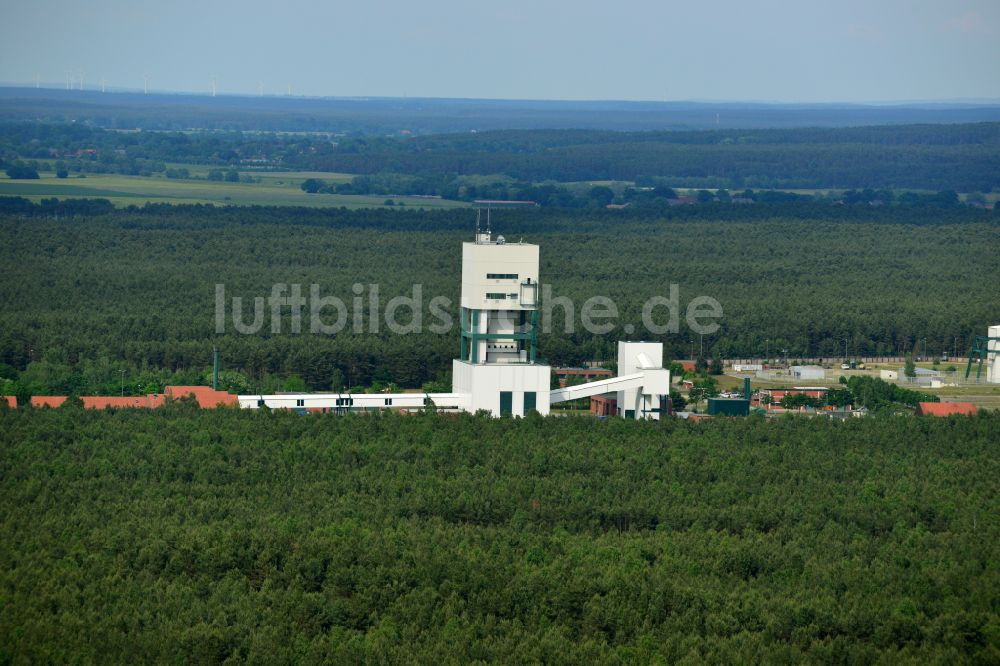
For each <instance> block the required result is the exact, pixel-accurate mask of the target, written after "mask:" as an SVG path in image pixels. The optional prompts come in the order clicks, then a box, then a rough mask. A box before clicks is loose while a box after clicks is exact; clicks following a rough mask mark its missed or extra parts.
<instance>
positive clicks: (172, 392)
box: [163, 386, 240, 409]
mask: <svg viewBox="0 0 1000 666" xmlns="http://www.w3.org/2000/svg"><path fill="white" fill-rule="evenodd" d="M163 394H164V395H166V396H168V397H170V398H172V399H174V400H177V399H179V398H183V397H186V396H194V399H195V400H197V401H198V406H199V407H201V408H203V409H210V408H213V407H222V406H223V405H238V404H239V402H240V401H239V399H238V398H237V397H236V396H235V395H233V394H232V393H227V392H226V391H216V390H215V389H213V388H212V387H211V386H165V387H164V388H163Z"/></svg>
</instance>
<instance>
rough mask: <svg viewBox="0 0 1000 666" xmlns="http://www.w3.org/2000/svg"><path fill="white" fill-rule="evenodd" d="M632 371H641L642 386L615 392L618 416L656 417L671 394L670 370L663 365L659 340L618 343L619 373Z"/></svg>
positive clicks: (627, 373)
mask: <svg viewBox="0 0 1000 666" xmlns="http://www.w3.org/2000/svg"><path fill="white" fill-rule="evenodd" d="M635 373H642V374H643V379H642V385H641V386H639V387H636V388H628V389H625V390H622V391H618V392H617V396H618V413H619V415H620V416H623V417H625V418H637V419H640V418H652V419H659V418H660V413H661V412H660V409H661V406H662V405H661V403H662V402H663V400H666V399H669V397H670V371H669V370H666V369H664V367H663V344H662V343H659V342H624V341H620V342H619V343H618V375H619V376H626V375H632V374H635ZM661 398H662V400H661Z"/></svg>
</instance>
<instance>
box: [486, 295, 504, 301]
mask: <svg viewBox="0 0 1000 666" xmlns="http://www.w3.org/2000/svg"><path fill="white" fill-rule="evenodd" d="M486 298H489V299H492V300H497V301H504V300H507V294H486Z"/></svg>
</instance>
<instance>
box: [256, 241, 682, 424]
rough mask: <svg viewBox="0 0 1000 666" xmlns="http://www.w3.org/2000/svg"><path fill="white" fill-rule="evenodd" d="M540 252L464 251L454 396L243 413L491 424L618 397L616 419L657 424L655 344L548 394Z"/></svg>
mask: <svg viewBox="0 0 1000 666" xmlns="http://www.w3.org/2000/svg"><path fill="white" fill-rule="evenodd" d="M538 295H539V289H538V246H537V245H532V244H530V243H522V242H517V243H507V242H506V241H505V240H504V238H503V236H498V237H497V238H496V239H495V240H494V239H493V238H492V235H491V233H490V231H489V230H488V229H487V231H485V232H482V231H479V230H477V232H476V237H475V240H474V241H472V242H467V243H463V244H462V298H461V304H460V305H461V311H460V317H459V319H460V321H461V326H462V330H461V341H462V342H461V349H460V353H459V357H458V358H456V359H455V360H454V361H453V362H452V392H451V393H394V394H388V393H377V394H365V393H350V394H348V393H302V394H277V395H241V396H239V403H240V406H241V407H245V408H251V409H252V408H258V407H264V406H267V407H269V408H278V409H282V408H284V409H299V410H331V411H336V412H337V413H348V412H352V411H364V410H373V409H405V410H417V409H422V408H425V407H427V406H430V405H431V404H433V405H434V406H435V407H436V408H437V409H441V410H451V411H459V410H460V411H467V412H477V411H480V410H485V411H487V412H489V413H490V414H491V415H493V416H505V415H511V416H524V415H526V414H527V413H528V412H530V411H532V410H535V411H537V412H538V413H539V414H543V415H545V414H548V413H549V408H550V406H551V405H552V404H553V403H557V402H563V401H567V400H576V399H579V398H587V397H590V396H593V395H600V394H602V393H608V392H615V393H617V396H618V411H619V416H621V417H623V418H635V419H641V418H649V419H659V418H660V415H661V414H663V413H665V412H666V411H667V404H668V403H667V401H668V400H669V396H670V371H669V370H666V369H664V368H663V345H662V344H661V343H658V342H619V343H618V373H619V375H618V376H617V377H612V378H610V379H602V380H600V381H595V382H589V383H587V384H580V385H577V386H570V387H566V388H559V389H554V390H550V388H549V386H550V383H551V377H552V369H551V368H550V367H549V366H548V365H546V364H544V363H541V362H539V361H538V359H537V334H536V331H537V328H538Z"/></svg>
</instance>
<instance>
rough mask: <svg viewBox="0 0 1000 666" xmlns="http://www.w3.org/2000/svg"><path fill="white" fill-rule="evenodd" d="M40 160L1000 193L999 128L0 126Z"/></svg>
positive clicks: (142, 167)
mask: <svg viewBox="0 0 1000 666" xmlns="http://www.w3.org/2000/svg"><path fill="white" fill-rule="evenodd" d="M38 159H58V160H62V161H64V162H65V164H66V166H67V168H69V169H70V170H71V171H79V172H84V173H86V172H99V171H111V172H120V173H156V172H165V171H166V163H168V162H182V163H189V164H204V165H210V166H216V167H219V168H227V169H228V168H238V169H242V170H253V169H266V168H271V169H275V168H282V169H305V170H314V171H330V172H346V173H354V174H366V175H376V174H378V175H381V176H383V177H384V176H386V175H387V174H401V175H405V176H413V177H418V178H433V179H437V180H439V181H443V182H445V183H453V182H454V181H455V180H456V179H457V178H458V177H461V176H477V175H486V176H489V175H502V176H505V177H507V178H510V179H513V180H514V181H517V182H519V183H525V184H528V185H530V186H538V187H543V186H546V183H565V182H576V181H594V180H622V181H635V182H636V184H637V185H640V186H641V185H644V184H645V185H649V184H651V183H655V182H657V181H665V183H664V184H665V185H667V186H675V187H695V188H706V189H713V190H714V189H719V188H726V189H731V190H737V191H738V190H742V189H744V188H752V189H767V188H854V189H864V188H873V189H906V188H910V189H926V190H934V191H942V190H954V191H959V192H974V191H978V192H989V191H991V190H993V189H994V188H1000V123H977V124H965V125H913V126H884V127H858V128H839V129H788V130H716V131H697V132H610V131H570V130H535V131H497V132H479V133H466V134H459V135H456V134H451V135H436V136H425V137H413V138H378V137H354V138H352V137H330V136H317V135H303V134H295V135H290V134H245V133H239V132H195V133H181V132H117V131H110V130H103V129H99V128H93V127H88V126H84V125H67V124H44V123H4V124H0V160H2V164H0V166H2V165H10V164H15V163H17V162H18V161H23V160H38ZM174 175H175V176H176V175H177V174H174ZM425 189H426V188H425ZM447 189H448V188H445V187H437V188H436V189H435V191H433V192H428V193H431V194H442V192H444V191H446V190H447ZM442 195H443V194H442Z"/></svg>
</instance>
